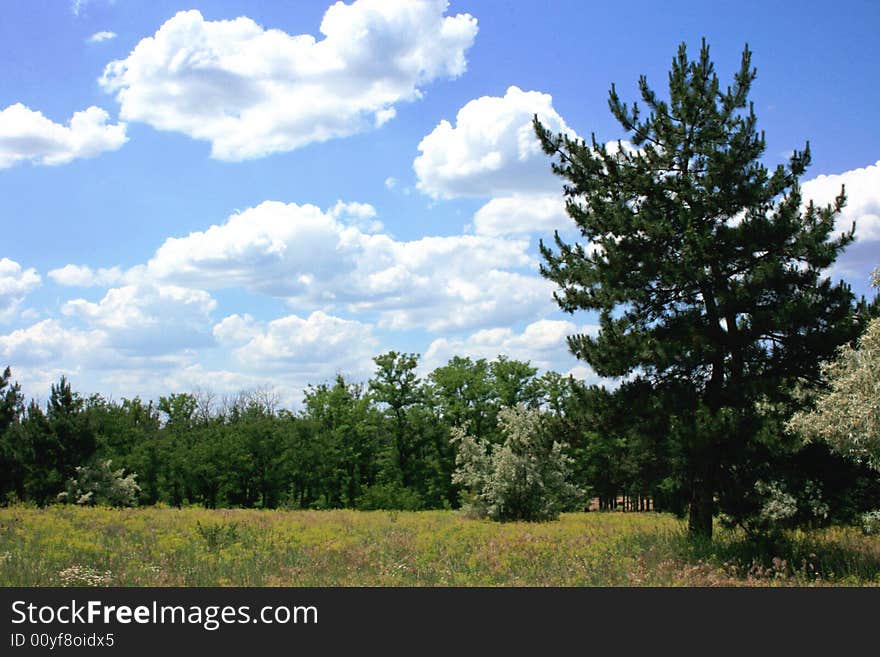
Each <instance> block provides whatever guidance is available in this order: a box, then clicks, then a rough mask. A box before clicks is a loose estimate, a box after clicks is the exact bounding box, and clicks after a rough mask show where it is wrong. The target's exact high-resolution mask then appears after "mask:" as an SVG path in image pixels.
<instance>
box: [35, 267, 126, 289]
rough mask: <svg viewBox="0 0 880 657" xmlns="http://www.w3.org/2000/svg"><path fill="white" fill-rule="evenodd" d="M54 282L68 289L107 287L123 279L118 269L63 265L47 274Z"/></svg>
mask: <svg viewBox="0 0 880 657" xmlns="http://www.w3.org/2000/svg"><path fill="white" fill-rule="evenodd" d="M47 275H48V276H49V278H51V279H52V280H53V281H54V282H56V283H58V284H59V285H64V286H68V287H108V286H110V285H115V284H116V283H119V282H121V281H122V279H123V276H124V274H123V272H122V270H121V269H120V268H119V267H108V268H99V269H92V268H91V267H88V266H85V265H65V266H64V267H61V268H60V269H53V270H51V271H50V272H49V273H48V274H47Z"/></svg>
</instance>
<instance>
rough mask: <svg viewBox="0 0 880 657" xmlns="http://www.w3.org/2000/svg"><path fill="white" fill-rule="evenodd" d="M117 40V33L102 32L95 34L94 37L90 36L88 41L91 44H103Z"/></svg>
mask: <svg viewBox="0 0 880 657" xmlns="http://www.w3.org/2000/svg"><path fill="white" fill-rule="evenodd" d="M115 38H116V32H108V31H106V30H104V31H101V32H95V33H94V34H93V35H92V36H90V37H89V38H88V39H87V41H88V42H89V43H101V42H102V41H110V40H111V39H115Z"/></svg>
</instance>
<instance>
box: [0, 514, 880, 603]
mask: <svg viewBox="0 0 880 657" xmlns="http://www.w3.org/2000/svg"><path fill="white" fill-rule="evenodd" d="M738 585H745V586H765V585H769V586H780V585H782V586H786V585H789V586H790V585H793V586H805V585H811V586H812V585H856V586H864V585H880V537H876V536H863V535H862V534H861V532H859V531H858V530H857V529H852V528H829V529H823V530H816V531H813V532H809V533H803V532H796V533H792V534H789V535H788V536H787V537H786V538H785V540H783V541H781V542H779V543H777V544H775V545H774V546H773V547H768V546H764V547H763V548H759V547H756V546H754V545H753V544H750V543H747V542H745V541H744V540H743V538H742V536H740V535H738V534H736V533H734V532H724V531H718V532H717V536H716V541H715V542H714V543H713V544H711V545H708V544H694V543H692V542H689V541H688V540H686V537H685V527H684V524H683V523H682V522H681V521H680V520H678V519H676V518H674V517H672V516H667V515H662V514H654V513H613V512H609V513H595V512H594V513H580V514H565V515H563V516H562V518H561V519H560V520H559V521H556V522H549V523H540V524H536V523H507V524H497V523H492V522H489V521H483V520H474V519H469V518H466V517H464V516H462V515H461V514H460V513H457V512H454V511H428V512H418V513H413V512H393V511H392V512H389V511H376V512H358V511H257V510H217V511H212V510H205V509H199V508H184V509H169V508H141V509H101V508H81V507H65V506H56V507H51V508H48V509H36V508H28V507H10V508H5V509H0V586H738Z"/></svg>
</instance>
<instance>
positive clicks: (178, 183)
mask: <svg viewBox="0 0 880 657" xmlns="http://www.w3.org/2000/svg"><path fill="white" fill-rule="evenodd" d="M878 31H880V4H878V3H876V2H874V1H872V0H866V1H864V2H859V1H856V0H842V1H841V2H836V3H833V4H829V3H827V2H807V1H805V2H798V3H781V2H780V3H766V2H758V1H754V2H753V1H737V2H722V1H719V2H712V3H706V2H675V1H669V2H662V3H661V2H639V1H635V2H628V3H625V4H623V3H608V2H587V1H585V0H577V1H570V0H555V1H552V2H529V1H527V0H521V1H513V0H511V1H503V0H473V1H469V0H450V2H446V1H444V0H425V1H423V2H422V1H417V0H355V1H353V2H348V3H343V2H337V3H335V4H331V3H330V2H328V1H327V0H300V1H297V2H292V1H288V2H282V1H280V0H272V1H255V0H247V1H244V0H217V1H209V0H205V1H202V2H196V1H195V0H194V1H193V2H188V3H182V2H178V1H176V0H142V1H139V0H2V2H0V80H2V84H0V366H4V365H9V366H11V367H12V369H13V376H14V378H15V379H16V380H18V381H19V382H21V384H22V386H23V389H24V392H25V394H26V395H27V396H29V397H37V398H45V397H46V396H47V394H48V390H49V386H50V384H51V383H52V382H53V381H57V379H58V377H59V376H61V375H66V376H67V377H68V378H69V379H70V380H71V381H72V383H73V386H74V389H76V390H78V391H80V392H82V393H84V394H90V393H100V394H102V395H104V396H105V397H111V398H115V399H119V398H122V397H134V396H141V397H142V398H148V399H157V398H158V396H159V395H165V394H169V393H171V392H188V391H194V390H209V391H211V392H214V393H215V394H218V395H223V394H234V393H236V392H238V391H242V390H248V389H255V388H271V389H273V390H274V391H275V392H276V393H277V394H278V395H279V396H280V398H281V400H282V401H283V403H285V404H286V405H288V406H291V407H296V406H297V405H298V404H299V403H300V402H301V399H302V391H303V390H304V388H305V387H306V386H307V385H309V384H318V383H322V382H325V381H331V380H332V379H333V378H334V377H335V376H336V374H343V375H344V376H345V377H346V378H347V379H349V380H353V381H365V380H366V379H368V378H369V376H370V375H371V373H372V371H373V369H374V364H373V362H372V358H373V356H375V355H377V354H380V353H383V352H386V351H388V350H392V349H393V350H397V351H405V352H413V353H417V354H420V355H421V361H420V362H421V371H422V373H423V374H424V373H427V372H428V371H430V370H431V369H433V368H434V367H437V366H440V365H443V364H445V363H446V362H447V361H448V359H449V358H451V357H452V356H454V355H462V356H470V357H472V358H487V359H492V358H495V357H496V356H498V355H499V354H504V355H506V356H508V357H509V358H515V359H520V360H528V361H530V362H531V363H532V364H533V365H534V366H536V367H539V368H540V369H541V370H546V369H554V370H556V371H559V372H562V373H572V374H573V375H574V376H576V377H578V378H580V379H584V380H587V381H590V382H594V381H597V380H598V379H597V377H596V375H595V374H594V373H593V372H592V371H591V370H590V369H589V367H588V366H587V365H586V364H585V363H579V362H578V361H577V360H576V359H575V358H574V357H573V356H571V355H570V354H569V353H568V352H567V349H566V345H565V336H566V335H570V334H572V333H576V332H584V331H587V332H589V331H595V325H596V323H597V317H596V316H595V315H594V314H590V313H585V312H581V313H575V314H572V315H569V314H564V313H562V312H560V311H559V310H558V308H557V307H556V306H555V304H554V302H553V299H552V292H553V286H552V284H551V283H550V282H548V281H546V280H545V279H543V278H542V277H541V276H540V274H539V272H538V267H539V263H540V255H539V253H538V249H537V246H538V243H539V241H540V240H541V239H544V240H547V239H549V238H551V237H552V234H553V231H554V230H559V231H560V232H561V234H562V235H563V236H569V237H574V236H575V233H573V224H572V223H571V221H570V220H569V219H568V218H567V217H566V216H565V214H564V212H563V210H562V206H561V198H562V197H561V181H560V180H559V179H557V178H555V177H554V176H553V175H552V174H551V173H550V171H549V160H548V159H547V157H546V156H545V155H544V154H543V153H541V151H540V148H539V147H538V145H537V142H536V141H535V138H534V136H533V134H532V132H531V127H530V125H529V120H530V118H531V117H532V115H534V114H537V115H538V116H539V118H540V119H541V120H542V121H543V122H544V123H545V124H547V125H549V126H550V127H552V128H553V129H554V130H555V131H557V132H560V131H565V132H567V133H569V134H573V135H579V136H582V137H587V138H589V136H590V135H591V134H595V135H596V138H597V139H598V140H599V141H603V142H604V141H613V140H617V139H625V138H626V134H625V133H624V132H622V130H621V129H620V127H619V126H618V125H617V124H616V122H615V120H614V119H613V117H612V116H611V115H610V113H609V111H608V105H607V98H608V90H609V88H610V86H611V84H612V83H614V84H616V86H617V89H618V91H619V93H620V95H621V96H622V97H623V98H624V99H625V100H635V99H637V81H638V78H639V76H640V75H643V74H644V75H646V76H647V78H648V81H649V83H651V84H652V85H653V86H654V87H655V88H656V89H657V90H658V91H661V92H662V91H663V90H664V85H665V83H666V80H667V73H668V70H669V67H670V62H671V60H672V58H673V56H674V55H675V53H676V50H677V47H678V45H679V44H680V43H682V42H684V43H685V44H686V45H687V46H688V48H689V52H691V53H693V54H695V53H696V52H698V49H699V46H700V40H701V38H704V37H705V38H706V40H707V42H708V43H709V45H710V48H711V54H712V58H713V60H714V62H715V64H716V68H717V70H718V72H719V75H720V77H721V80H722V83H725V84H726V83H727V82H728V81H729V80H731V76H732V73H733V72H734V71H735V70H736V69H737V68H738V65H739V61H740V55H741V52H742V50H743V47H744V45H745V44H746V43H747V44H748V45H749V47H750V49H751V50H752V52H753V57H752V63H753V65H754V66H755V67H756V68H757V71H758V77H757V79H756V81H755V83H754V85H753V88H752V94H751V99H752V101H753V102H754V106H755V112H756V114H757V116H758V128H759V129H760V130H763V131H764V132H765V135H766V140H767V151H766V153H765V156H764V161H765V163H766V164H767V165H768V166H771V167H774V166H775V165H776V164H778V163H780V162H784V161H785V158H786V157H787V156H788V155H789V154H790V153H791V151H792V149H801V148H803V146H804V144H805V142H806V141H807V140H809V142H810V146H811V150H812V154H813V162H812V166H811V167H810V169H809V170H808V171H807V173H806V174H805V176H804V177H803V178H802V183H803V189H804V192H805V194H806V195H807V196H808V197H809V198H812V199H814V200H816V201H817V202H822V203H825V202H828V201H830V200H831V199H832V198H833V197H834V196H835V195H836V194H837V193H838V192H839V190H840V186H841V185H842V184H845V185H846V189H847V194H848V197H849V202H848V205H847V208H846V210H845V211H844V213H843V214H842V216H841V217H840V220H839V226H840V228H841V229H842V230H843V229H847V228H848V227H849V226H850V225H851V223H852V222H853V221H855V222H856V242H855V243H854V244H853V245H851V246H850V247H849V249H848V250H847V251H846V252H845V254H844V255H843V256H842V257H841V258H840V259H839V261H838V262H837V263H836V264H835V265H834V267H833V268H832V269H831V270H830V271H829V275H830V276H832V278H835V279H838V278H842V279H844V280H845V281H847V282H848V283H850V284H851V285H852V287H853V290H854V291H855V292H856V293H857V294H867V293H868V292H869V286H868V280H869V274H870V272H871V271H872V270H873V269H874V268H875V267H876V266H877V265H878V264H880V130H877V119H878V116H880V115H878V110H877V108H878V106H880V85H878V84H877V71H878V70H880V67H878V64H880V39H877V38H876V35H877V33H878Z"/></svg>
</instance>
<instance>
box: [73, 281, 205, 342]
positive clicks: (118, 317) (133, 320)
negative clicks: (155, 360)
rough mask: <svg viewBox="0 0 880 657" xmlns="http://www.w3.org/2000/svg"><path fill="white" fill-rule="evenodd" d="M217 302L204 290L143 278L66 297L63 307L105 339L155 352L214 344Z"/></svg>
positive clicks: (105, 340)
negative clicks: (90, 296) (93, 295)
mask: <svg viewBox="0 0 880 657" xmlns="http://www.w3.org/2000/svg"><path fill="white" fill-rule="evenodd" d="M216 305H217V302H216V301H215V300H214V299H213V298H212V297H211V295H210V294H208V293H207V292H205V291H204V290H197V289H191V288H184V287H179V286H175V285H155V284H152V283H142V284H139V285H124V286H122V287H117V288H111V289H110V290H108V291H107V293H106V294H105V295H104V297H103V298H102V299H101V300H100V301H98V302H91V301H87V300H86V299H73V300H71V301H67V302H66V303H65V304H64V305H63V306H62V307H61V312H62V314H64V315H66V316H68V317H71V318H75V319H78V320H80V321H81V322H83V323H84V324H85V325H86V326H88V327H89V328H91V329H95V330H99V331H101V332H102V340H101V343H102V344H104V345H107V346H110V347H115V348H120V349H122V350H126V351H129V352H135V353H138V354H148V355H156V354H162V353H174V352H178V351H181V350H184V349H188V348H194V347H199V346H206V345H209V344H211V342H212V340H211V337H210V334H209V327H210V316H211V313H212V312H213V310H214V309H215V308H216Z"/></svg>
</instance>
